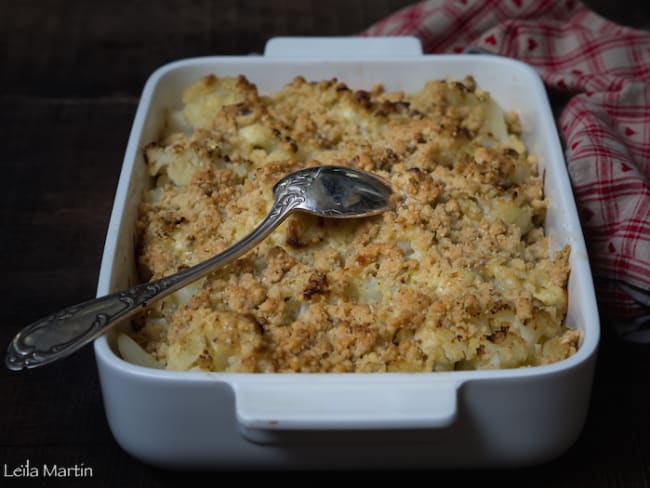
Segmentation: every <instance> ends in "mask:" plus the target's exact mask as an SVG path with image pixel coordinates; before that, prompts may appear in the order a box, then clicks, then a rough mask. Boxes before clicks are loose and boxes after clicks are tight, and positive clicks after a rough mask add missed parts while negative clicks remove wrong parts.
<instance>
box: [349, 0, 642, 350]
mask: <svg viewBox="0 0 650 488" xmlns="http://www.w3.org/2000/svg"><path fill="white" fill-rule="evenodd" d="M362 35H367V36H405V35H412V36H416V37H418V38H419V39H420V40H421V42H422V46H423V49H424V51H425V52H426V53H464V52H488V53H493V54H498V55H502V56H509V57H512V58H516V59H519V60H521V61H524V62H526V63H527V64H529V65H530V66H532V67H533V68H535V69H536V70H537V72H538V73H539V74H540V76H541V77H542V79H543V80H544V82H545V83H546V86H547V87H549V88H550V89H551V90H552V93H553V94H554V95H555V96H554V97H553V98H554V99H555V98H558V97H560V98H562V101H563V102H566V103H563V104H562V105H563V106H562V107H560V110H559V111H558V113H559V116H558V118H557V125H558V128H559V131H560V134H561V136H562V139H563V143H564V145H565V151H566V152H565V154H566V159H567V164H568V170H569V174H570V177H571V182H572V186H573V191H574V195H575V198H576V203H577V206H578V212H579V214H580V218H581V222H582V227H583V231H584V234H585V239H586V241H587V247H588V251H589V258H590V262H591V268H592V272H593V275H594V281H595V285H596V293H597V299H598V303H599V307H600V312H601V315H602V317H603V318H604V319H605V320H604V322H605V323H606V324H613V326H614V327H615V328H616V330H617V332H618V333H619V334H620V335H621V336H623V337H625V338H626V339H629V340H633V341H637V342H650V33H648V32H644V31H638V30H635V29H631V28H628V27H623V26H620V25H617V24H615V23H613V22H610V21H608V20H606V19H604V18H602V17H600V16H599V15H597V14H596V13H594V12H593V11H591V10H590V9H588V8H587V7H585V6H584V5H583V4H581V3H580V2H577V1H574V0H563V1H558V0H541V1H537V0H428V1H424V2H420V3H417V4H414V5H412V6H410V7H406V8H405V9H403V10H401V11H399V12H396V13H394V14H392V15H390V16H388V17H387V18H385V19H383V20H381V21H379V22H378V23H377V24H375V25H373V26H372V27H370V28H369V29H368V30H367V31H365V32H364V33H362Z"/></svg>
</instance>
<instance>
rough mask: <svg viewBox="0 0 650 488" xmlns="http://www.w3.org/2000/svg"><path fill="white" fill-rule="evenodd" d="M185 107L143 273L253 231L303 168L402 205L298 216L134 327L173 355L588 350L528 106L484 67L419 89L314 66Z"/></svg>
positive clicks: (372, 357) (157, 183) (482, 363)
mask: <svg viewBox="0 0 650 488" xmlns="http://www.w3.org/2000/svg"><path fill="white" fill-rule="evenodd" d="M183 104H184V106H183V109H182V110H180V111H170V113H169V117H168V125H167V127H166V129H165V133H164V134H163V135H162V136H161V139H160V140H159V141H156V142H154V143H152V144H150V145H149V146H147V148H146V149H145V153H146V160H147V165H148V170H149V174H150V175H151V177H152V179H153V182H154V183H153V186H152V188H151V190H149V191H148V192H147V193H146V195H145V196H144V197H143V201H142V204H141V208H140V219H139V221H138V230H139V235H140V240H139V245H138V260H139V264H140V266H141V272H142V276H143V279H149V278H151V279H156V278H160V277H162V276H164V275H168V274H171V273H174V272H176V271H178V270H180V269H182V268H184V267H187V266H191V265H193V264H196V263H198V262H200V261H202V260H204V259H207V258H209V257H211V256H213V255H214V254H216V253H218V252H220V251H223V250H224V249H226V248H227V247H229V246H230V245H232V244H233V243H234V242H236V241H237V240H239V239H241V238H242V237H244V236H245V235H246V234H247V233H248V232H250V231H251V230H252V229H253V228H254V227H255V225H256V224H257V223H258V222H259V221H260V220H261V219H262V218H263V217H264V216H265V215H266V213H267V212H268V210H269V208H270V206H271V204H272V200H273V195H272V191H271V187H272V186H273V184H274V183H275V182H276V181H277V180H279V179H280V178H281V177H283V176H285V175H286V174H288V173H290V172H292V171H295V170H297V169H300V168H302V167H305V166H311V165H319V164H335V165H343V166H352V167H356V168H360V169H363V170H366V171H371V172H374V173H376V174H377V175H379V176H381V177H383V178H385V179H386V180H388V181H389V182H390V184H391V185H392V187H393V189H394V190H395V192H396V194H397V198H396V201H395V202H394V206H393V208H392V209H391V210H390V211H388V212H386V213H384V214H382V215H380V216H377V217H372V218H366V219H360V220H350V221H340V220H331V221H330V220H326V219H321V218H316V217H312V216H306V215H294V216H291V217H290V218H289V219H288V220H287V221H286V222H285V223H283V224H282V225H281V226H280V227H279V228H278V229H277V230H276V231H275V232H274V233H273V234H272V235H271V236H270V237H269V238H267V239H266V240H265V241H264V242H263V243H262V244H261V245H259V246H258V247H256V248H255V249H254V250H253V251H251V252H250V253H249V254H247V255H246V256H245V257H243V258H241V259H239V260H238V261H237V262H235V263H233V264H232V265H229V266H227V267H225V268H223V269H220V270H218V271H216V272H213V273H212V274H210V275H208V276H207V277H206V278H203V279H202V280H200V281H198V282H196V283H194V284H192V285H190V286H188V287H186V288H185V289H183V290H180V291H178V292H177V293H175V294H174V295H172V296H170V297H168V298H166V299H164V300H162V301H160V302H158V303H156V304H155V305H153V306H152V307H151V308H150V309H149V310H148V312H147V313H146V314H143V316H142V317H140V319H139V320H138V321H136V327H135V329H136V330H135V331H134V332H133V333H132V334H131V336H132V337H133V338H134V339H135V340H136V341H137V343H138V344H140V346H141V347H142V348H143V349H144V351H146V352H147V353H148V354H149V355H150V356H151V357H152V358H154V359H155V361H156V362H157V363H158V364H160V365H162V366H164V367H165V368H167V369H173V370H207V371H232V372H235V371H237V372H293V371H296V372H298V371H299V372H392V371H395V372H415V371H417V372H420V371H447V370H458V369H486V368H512V367H522V366H535V365H541V364H546V363H550V362H554V361H558V360H561V359H564V358H567V357H569V356H570V355H571V354H573V353H574V352H575V351H576V349H577V347H578V342H579V339H580V333H579V331H576V330H572V329H567V328H566V327H564V326H563V321H564V317H565V314H566V308H567V291H566V283H567V277H568V274H569V267H568V257H569V252H570V249H569V248H568V247H566V248H564V249H562V250H560V251H559V252H556V253H554V254H553V255H551V254H550V252H549V245H548V240H547V238H546V237H545V236H544V231H543V221H544V216H545V209H546V204H547V202H546V201H545V198H544V195H543V191H542V190H543V188H542V179H541V177H540V176H539V175H538V173H537V169H536V160H535V158H534V157H533V156H531V155H529V154H528V152H527V150H526V148H525V147H524V145H523V143H522V141H521V140H520V138H519V133H520V127H519V121H518V118H517V116H516V114H513V113H503V112H502V111H501V109H500V108H499V107H498V106H497V105H496V104H495V103H494V102H493V101H492V100H491V98H490V96H489V94H488V93H486V92H484V91H482V90H480V88H478V87H477V86H476V84H475V82H474V80H473V79H472V78H470V77H468V78H466V79H465V80H463V81H462V82H461V81H447V80H440V81H430V82H428V83H427V84H426V85H425V86H424V87H423V88H422V90H421V91H420V92H418V93H412V94H405V93H395V92H386V91H384V90H383V88H382V87H381V86H379V85H378V86H376V87H374V88H373V89H372V90H370V91H364V90H357V89H353V88H350V87H348V86H346V85H345V84H344V83H341V82H339V81H337V80H326V81H317V82H307V81H305V80H304V79H302V78H300V77H298V78H296V79H294V80H293V81H292V82H291V83H289V84H288V85H286V86H285V87H284V88H283V89H282V90H280V91H278V92H276V93H273V94H269V95H266V96H263V95H261V94H259V93H258V92H257V89H256V87H255V86H254V85H253V84H251V83H250V82H249V81H248V80H246V78H244V77H242V76H239V77H236V78H230V77H225V78H218V77H216V76H207V77H205V78H203V79H201V80H198V81H197V82H195V83H194V84H192V85H191V86H189V87H188V88H187V89H186V91H185V92H184V94H183ZM126 355H128V353H126ZM127 359H128V357H127Z"/></svg>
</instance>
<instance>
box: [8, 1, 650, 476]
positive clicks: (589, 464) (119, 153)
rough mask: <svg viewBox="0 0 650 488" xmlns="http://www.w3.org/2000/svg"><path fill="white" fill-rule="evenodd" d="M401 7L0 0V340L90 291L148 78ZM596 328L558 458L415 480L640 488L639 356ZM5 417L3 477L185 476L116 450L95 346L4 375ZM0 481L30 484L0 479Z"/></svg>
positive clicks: (648, 425) (644, 358) (647, 470)
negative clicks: (28, 473) (588, 381)
mask: <svg viewBox="0 0 650 488" xmlns="http://www.w3.org/2000/svg"><path fill="white" fill-rule="evenodd" d="M409 3H410V2H409V1H406V0H376V1H372V0H326V1H316V0H284V1H256V0H245V1H235V0H231V1H225V0H221V1H216V0H199V1H191V2H190V1H187V2H186V1H181V0H173V1H172V0H167V1H157V2H156V1H130V2H127V1H111V2H94V1H83V0H67V1H63V0H59V1H40V2H39V1H35V0H27V1H25V0H23V1H8V0H0V185H1V186H0V270H2V279H1V280H0V297H2V298H1V300H2V302H1V303H2V306H1V307H0V346H2V347H3V348H4V347H5V345H6V344H7V343H8V342H9V341H10V339H11V338H12V337H13V335H14V334H15V333H16V332H17V331H18V330H19V329H20V328H21V327H22V326H24V325H27V324H28V323H30V322H32V321H34V320H36V319H38V318H40V317H42V316H44V315H47V314H49V313H50V312H53V311H55V310H58V309H60V308H62V307H64V306H66V305H70V304H72V303H76V302H80V301H82V300H85V299H88V298H91V297H93V296H94V293H95V287H96V281H97V276H98V272H99V264H100V259H101V253H102V246H103V241H104V238H105V232H106V228H107V225H108V219H109V216H110V212H111V206H112V199H113V195H114V192H115V189H116V186H117V179H118V176H119V171H120V166H121V163H122V157H123V154H124V150H125V148H126V143H127V139H128V134H129V130H130V127H131V124H132V121H133V116H134V114H135V109H136V106H137V103H138V97H139V94H140V92H141V90H142V87H143V85H144V82H145V80H146V79H147V77H148V76H149V74H150V73H151V72H152V71H153V70H155V69H156V68H157V67H159V66H160V65H162V64H164V63H166V62H169V61H172V60H176V59H179V58H186V57H193V56H200V55H211V54H248V53H251V52H257V53H261V52H262V51H263V48H264V44H265V42H266V40H267V39H268V38H269V37H272V36H274V35H319V34H320V35H350V34H354V33H357V32H359V31H360V30H363V29H364V28H366V27H368V26H369V25H371V24H372V23H374V22H376V21H377V20H379V19H381V18H382V17H384V16H385V15H387V14H389V13H391V12H393V11H395V10H397V9H399V8H401V7H403V6H405V5H408V4H409ZM586 3H587V4H589V5H590V6H592V8H594V9H595V10H596V11H598V12H599V13H601V14H603V15H605V16H607V17H609V18H611V19H614V20H616V21H618V22H619V23H623V24H626V25H630V26H636V27H640V28H645V29H648V28H650V12H649V11H650V8H649V7H648V5H649V4H650V2H647V1H636V2H625V1H619V2H607V1H603V0H601V1H589V2H586ZM603 329H604V337H603V341H602V346H601V351H600V355H599V361H598V366H597V371H596V378H595V385H594V391H593V396H592V404H591V410H590V413H589V416H588V418H587V423H586V426H585V429H584V432H583V434H582V436H581V437H580V439H579V440H578V441H577V443H576V444H575V445H574V446H573V447H572V448H571V449H570V450H569V451H568V452H567V453H566V454H565V455H563V456H562V457H560V458H559V459H557V460H555V461H553V462H551V463H548V464H546V465H543V466H539V467H533V468H530V469H525V470H516V471H509V472H501V471H493V472H487V473H486V472H470V473H444V472H443V473H436V474H433V475H432V474H426V475H423V477H420V479H422V480H426V483H427V484H433V483H435V484H437V485H439V484H440V483H445V484H448V483H454V484H457V483H460V484H461V485H462V484H463V483H464V482H468V481H472V482H476V483H488V484H489V485H492V484H493V483H502V484H503V483H505V484H506V485H511V486H519V485H521V486H567V487H569V486H586V487H591V486H603V487H615V486H616V487H620V486H625V487H628V486H629V487H648V484H649V482H648V479H649V478H650V393H649V391H648V390H649V389H648V385H649V381H648V379H649V378H650V346H640V345H634V344H626V343H621V342H619V341H618V340H617V339H616V338H615V337H613V336H611V334H610V333H609V331H608V327H607V324H606V323H603ZM0 419H1V422H0V476H1V473H2V469H3V465H5V464H6V465H7V466H8V467H9V468H11V467H14V466H18V465H20V464H23V463H25V461H26V460H27V459H29V460H30V462H31V463H32V465H39V464H41V465H42V464H43V463H48V464H50V465H51V464H54V463H56V464H59V465H63V466H71V465H74V464H81V463H84V465H85V466H90V467H92V468H93V472H94V477H93V479H81V480H77V481H74V480H65V484H66V485H82V484H84V485H87V486H122V485H124V486H126V485H136V486H173V485H174V484H176V483H177V482H179V481H181V480H186V479H187V476H186V475H180V474H177V473H167V472H165V471H162V470H158V469H154V468H151V467H149V466H146V465H143V464H141V463H139V462H138V461H136V460H134V459H132V458H130V457H129V456H128V455H127V454H125V453H124V452H123V451H122V450H121V449H120V448H119V446H118V445H117V444H116V443H115V441H114V440H113V438H112V436H111V434H110V432H109V430H108V426H107V424H106V420H105V417H104V411H103V406H102V403H101V396H100V390H99V384H98V379H97V374H96V369H95V364H94V357H93V352H92V349H91V348H86V349H85V350H84V351H82V352H81V353H79V354H77V355H75V356H73V357H71V358H69V359H68V360H66V361H64V362H61V363H57V364H54V365H52V366H50V367H47V368H43V369H38V370H34V371H30V372H27V373H21V374H15V373H10V372H8V371H6V370H5V369H4V368H0ZM6 481H9V482H10V483H11V484H12V485H13V484H14V483H15V484H16V485H18V484H22V485H26V480H24V479H23V480H16V479H9V480H5V479H2V481H0V485H3V484H5V482H6ZM31 481H32V482H33V483H34V484H37V485H45V484H49V483H52V482H53V481H52V480H44V479H41V480H31ZM222 481H223V479H222V478H221V476H214V475H213V476H212V477H211V483H216V484H218V483H220V482H222ZM189 482H191V483H193V482H194V481H193V478H190V480H189ZM420 482H424V481H420Z"/></svg>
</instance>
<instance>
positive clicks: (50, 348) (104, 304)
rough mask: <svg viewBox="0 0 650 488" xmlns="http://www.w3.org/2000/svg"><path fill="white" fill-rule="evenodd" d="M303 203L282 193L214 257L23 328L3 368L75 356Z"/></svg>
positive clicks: (295, 194)
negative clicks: (257, 220) (265, 212)
mask: <svg viewBox="0 0 650 488" xmlns="http://www.w3.org/2000/svg"><path fill="white" fill-rule="evenodd" d="M303 201H304V196H302V195H301V194H300V193H299V192H288V193H284V194H282V195H280V197H279V198H278V199H277V200H276V201H275V202H274V204H273V206H272V207H271V210H270V212H269V214H268V215H267V216H266V217H265V218H264V220H262V222H260V223H259V225H258V226H257V227H256V228H255V229H254V230H253V231H252V232H251V233H250V234H248V235H247V236H246V237H244V238H243V239H242V240H240V241H239V242H237V243H236V244H235V245H233V246H231V247H229V248H228V249H226V250H225V251H223V252H221V253H219V254H217V255H216V256H213V257H212V258H210V259H208V260H206V261H203V262H201V263H199V264H197V265H195V266H192V267H190V268H186V269H184V270H183V271H180V272H178V273H175V274H172V275H169V276H165V277H163V278H161V279H159V280H156V281H151V282H149V283H143V284H141V285H137V286H134V287H133V288H130V289H128V290H125V291H119V292H116V293H113V294H111V295H106V296H103V297H100V298H96V299H93V300H89V301H87V302H84V303H80V304H78V305H73V306H71V307H67V308H64V309H63V310H61V311H59V312H57V313H55V314H52V315H50V316H48V317H46V318H43V319H40V320H37V321H36V322H34V323H32V324H30V325H28V326H27V327H25V328H24V329H22V330H21V331H20V332H19V333H18V334H16V336H15V337H14V339H13V340H12V341H11V343H10V344H9V348H8V350H7V355H6V357H5V364H6V366H7V368H9V369H10V370H13V371H20V370H22V369H31V368H36V367H38V366H43V365H45V364H49V363H52V362H54V361H58V360H59V359H62V358H64V357H66V356H68V355H70V354H72V353H74V352H75V351H77V350H79V349H80V348H82V347H83V346H85V345H86V344H88V343H89V342H90V341H92V340H93V339H95V338H96V337H97V336H99V335H101V334H102V333H104V332H105V331H106V330H108V329H109V328H110V327H111V326H113V325H114V324H115V323H117V322H118V321H120V320H124V319H126V318H128V317H131V316H132V315H134V314H135V313H137V312H139V311H141V310H142V309H144V308H145V307H146V306H147V304H149V303H151V302H153V301H155V300H158V299H160V298H163V297H165V296H167V295H169V294H171V293H173V292H175V291H176V290H178V289H180V288H182V287H184V286H185V285H188V284H189V283H191V282H193V281H196V280H198V279H199V278H201V277H203V276H205V275H206V274H208V273H209V272H210V271H213V270H215V269H217V268H219V267H221V266H225V265H226V264H228V263H230V262H231V261H233V260H235V259H237V258H238V257H240V256H241V255H242V254H244V253H245V252H246V251H248V250H249V249H251V248H252V247H253V246H255V245H257V244H258V243H259V242H260V241H262V240H263V239H264V238H265V237H266V236H268V235H269V234H270V233H271V232H272V231H273V229H275V228H276V227H277V226H278V225H279V224H280V223H282V221H283V220H284V219H285V218H286V217H287V216H288V215H289V213H290V212H291V211H292V210H293V209H294V208H296V207H297V206H298V205H300V204H301V203H302V202H303Z"/></svg>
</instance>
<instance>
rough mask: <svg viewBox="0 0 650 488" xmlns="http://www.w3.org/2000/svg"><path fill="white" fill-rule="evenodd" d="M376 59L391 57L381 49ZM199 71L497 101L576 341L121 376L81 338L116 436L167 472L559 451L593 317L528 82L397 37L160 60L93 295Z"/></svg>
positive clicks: (544, 103) (590, 358) (591, 342)
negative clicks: (517, 129)
mask: <svg viewBox="0 0 650 488" xmlns="http://www.w3.org/2000/svg"><path fill="white" fill-rule="evenodd" d="M382 43H383V44H382ZM332 48H333V49H332ZM386 49H389V51H390V56H385V55H383V54H382V53H384V52H385V51H386ZM341 53H345V55H344V56H342V55H341ZM213 72H214V73H217V74H218V75H237V74H240V73H241V74H244V75H246V76H247V77H248V78H249V79H250V80H252V81H253V82H254V83H256V84H257V86H258V88H259V90H260V91H261V92H262V93H264V92H269V91H272V90H278V89H280V88H281V87H282V85H284V84H285V83H287V82H289V81H290V80H291V79H292V77H294V76H296V75H302V76H304V77H305V78H307V79H325V78H332V77H337V78H338V79H340V80H342V81H344V82H346V83H347V84H348V85H349V86H351V87H355V88H369V87H370V86H371V85H372V84H374V83H376V82H378V81H381V82H382V83H383V84H384V85H385V86H386V88H388V89H403V90H416V89H418V88H420V87H421V86H422V84H423V83H424V81H425V80H428V79H434V78H445V77H453V78H462V77H464V76H465V75H467V74H472V75H473V76H474V77H475V78H476V80H477V82H478V84H479V86H481V87H482V88H484V89H486V90H488V91H489V92H490V93H491V94H492V96H493V97H494V98H495V99H496V100H497V102H498V103H499V104H500V105H501V106H502V107H504V108H506V109H507V110H516V111H518V112H519V114H520V117H521V123H522V127H523V138H524V140H525V142H526V143H527V145H528V147H529V149H530V150H531V152H532V153H534V154H536V155H537V156H538V157H539V161H540V170H541V171H543V172H544V173H545V191H546V195H547V196H548V198H549V201H550V206H549V209H548V217H547V222H546V229H547V232H548V234H549V235H550V237H551V242H552V246H553V248H559V247H561V246H563V245H564V244H567V243H568V244H570V245H571V247H572V252H571V260H570V264H571V275H570V280H569V311H568V316H567V325H568V326H569V327H573V328H578V329H580V330H582V331H583V340H582V343H581V345H580V348H579V350H578V352H577V353H576V354H575V355H574V356H572V357H571V358H569V359H567V360H564V361H561V362H558V363H555V364H551V365H547V366H541V367H534V368H524V369H514V370H499V371H457V372H445V373H419V374H303V375H301V374H229V373H201V372H173V371H162V370H154V369H147V368H143V367H139V366H135V365H133V364H130V363H127V362H125V361H123V360H122V359H120V357H119V356H118V355H117V354H116V352H115V351H116V347H115V331H113V333H110V334H108V335H106V336H104V337H100V338H99V339H97V340H96V341H95V352H96V357H97V364H98V368H99V376H100V380H101V385H102V392H103V397H104V403H105V408H106V415H107V418H108V423H109V425H110V428H111V430H112V432H113V435H114V436H115V439H116V440H117V442H118V443H119V444H120V445H121V446H122V447H123V448H124V449H125V450H126V451H127V452H129V453H130V454H132V455H133V456H135V457H136V458H138V459H140V460H142V461H144V462H146V463H150V464H154V465H159V466H164V467H169V468H178V469H211V468H232V469H238V468H251V467H254V468H283V469H286V468H344V467H359V468H368V467H380V468H387V467H495V466H517V465H529V464H534V463H539V462H543V461H545V460H548V459H550V458H553V457H555V456H558V455H559V454H561V453H562V452H564V451H565V450H566V449H567V448H568V447H569V446H570V445H571V444H572V443H573V442H574V440H575V439H576V438H577V437H578V435H579V433H580V431H581V429H582V426H583V423H584V419H585V416H586V412H587V409H588V405H589V397H590V390H591V384H592V376H593V368H594V363H595V358H596V349H597V345H598V341H599V319H598V314H597V309H596V302H595V297H594V291H593V283H592V278H591V273H590V269H589V263H588V260H587V253H586V250H585V244H584V241H583V236H582V232H581V229H580V224H579V220H578V216H577V212H576V207H575V203H574V201H573V196H572V191H571V186H570V184H569V180H568V175H567V171H566V169H565V162H564V158H563V154H562V149H561V146H560V142H559V139H558V135H557V132H556V129H555V125H554V121H553V117H552V114H551V110H550V108H549V104H548V100H547V97H546V94H545V91H544V87H543V84H542V82H541V81H540V78H539V77H538V76H537V74H536V73H535V72H534V71H533V70H532V69H531V68H529V67H528V66H526V65H524V64H522V63H519V62H517V61H513V60H510V59H504V58H499V57H494V56H480V55H479V56H476V55H453V56H424V55H422V54H421V49H420V46H419V43H418V42H417V41H416V40H415V39H412V38H407V39H346V40H342V39H337V40H334V41H332V40H324V39H300V40H298V41H296V40H295V39H276V40H272V41H270V42H269V44H268V45H267V50H266V53H265V55H264V56H247V57H207V58H198V59H190V60H184V61H179V62H175V63H172V64H169V65H166V66H163V67H162V68H160V69H159V70H158V71H156V72H155V73H154V74H153V75H152V76H151V77H150V79H149V81H148V82H147V84H146V86H145V89H144V92H143V94H142V98H141V100H140V105H139V108H138V111H137V114H136V117H135V121H134V125H133V129H132V131H131V136H130V139H129V143H128V147H127V151H126V155H125V159H124V165H123V168H122V173H121V176H120V181H119V186H118V190H117V195H116V198H115V204H114V208H113V214H112V217H111V221H110V226H109V229H108V236H107V240H106V247H105V251H104V257H103V261H102V267H101V273H100V277H99V286H98V290H97V294H98V296H100V295H104V294H107V293H109V292H112V291H115V290H118V289H121V288H125V287H127V286H129V285H132V284H135V271H134V268H135V266H134V258H133V254H134V252H133V241H134V227H135V226H134V221H135V218H136V211H137V209H136V207H137V202H138V199H139V198H140V194H141V190H142V189H143V187H144V185H145V184H147V183H146V182H147V178H146V176H145V165H144V164H143V160H142V148H143V146H144V145H146V144H147V143H148V142H150V141H152V140H155V139H156V137H157V134H158V132H159V130H160V128H161V125H162V123H163V118H164V111H165V109H166V108H169V107H178V106H179V105H180V93H181V91H182V89H183V88H184V87H185V86H186V85H188V84H189V83H190V82H191V81H193V80H195V79H197V78H199V77H200V76H203V75H205V74H208V73H213Z"/></svg>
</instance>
